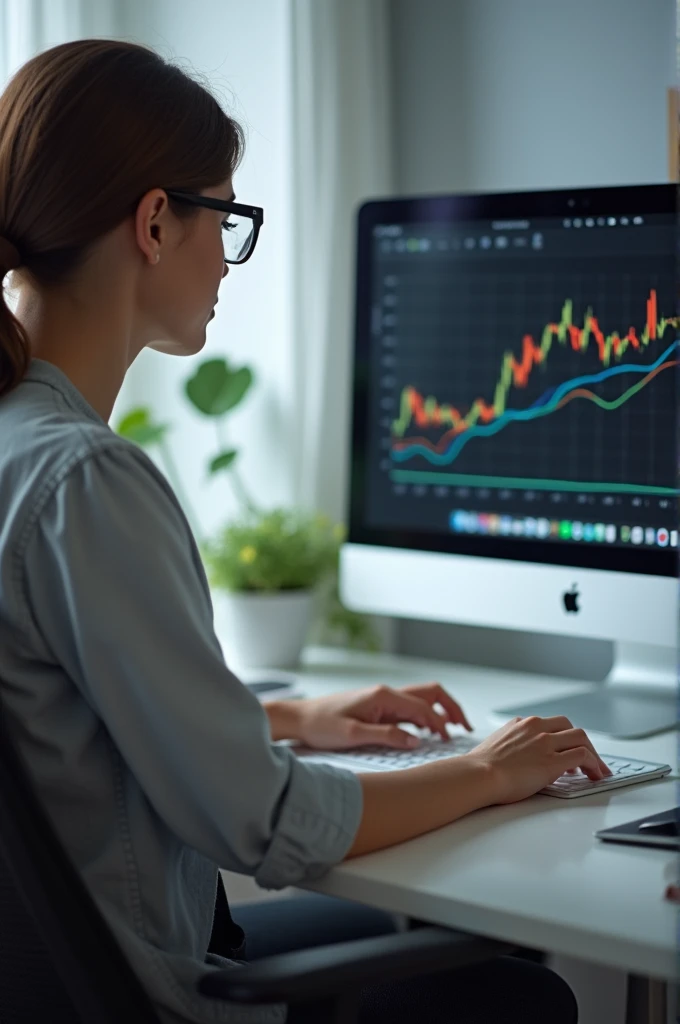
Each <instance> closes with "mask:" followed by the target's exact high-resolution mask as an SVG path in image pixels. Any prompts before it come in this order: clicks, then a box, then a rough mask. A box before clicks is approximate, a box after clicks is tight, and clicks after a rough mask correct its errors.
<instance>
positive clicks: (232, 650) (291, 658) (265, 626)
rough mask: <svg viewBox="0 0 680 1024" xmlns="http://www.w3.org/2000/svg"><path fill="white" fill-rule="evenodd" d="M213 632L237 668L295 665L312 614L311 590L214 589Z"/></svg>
mask: <svg viewBox="0 0 680 1024" xmlns="http://www.w3.org/2000/svg"><path fill="white" fill-rule="evenodd" d="M212 598H213V608H214V612H215V632H216V633H217V638H218V640H219V641H220V644H221V645H222V650H223V652H224V658H225V661H226V662H227V664H228V665H229V666H230V667H231V668H234V669H236V670H237V671H238V670H240V669H247V668H295V666H296V665H299V663H300V653H301V651H302V648H303V647H304V643H305V638H306V636H307V632H308V630H309V626H310V622H311V617H312V603H313V598H314V594H313V591H311V590H283V591H276V592H274V593H265V594H260V593H239V592H236V593H231V592H228V591H224V590H221V591H219V590H214V591H213V594H212Z"/></svg>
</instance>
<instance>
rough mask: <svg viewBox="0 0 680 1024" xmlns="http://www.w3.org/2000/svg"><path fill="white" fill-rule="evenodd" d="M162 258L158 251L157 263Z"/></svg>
mask: <svg viewBox="0 0 680 1024" xmlns="http://www.w3.org/2000/svg"><path fill="white" fill-rule="evenodd" d="M160 258H161V254H160V253H159V252H157V253H156V263H158V261H159V259H160Z"/></svg>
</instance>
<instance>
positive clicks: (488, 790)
mask: <svg viewBox="0 0 680 1024" xmlns="http://www.w3.org/2000/svg"><path fill="white" fill-rule="evenodd" d="M360 780H361V785H362V789H363V793H364V810H363V815H362V818H361V824H360V825H359V831H358V832H357V835H356V837H355V839H354V843H353V844H352V847H351V848H350V850H349V853H348V854H347V857H348V858H350V857H358V856H360V855H361V854H363V853H372V852H373V851H374V850H382V849H384V848H385V847H387V846H394V844H395V843H401V842H404V841H405V840H407V839H413V838H414V837H415V836H419V835H422V834H423V833H424V832H432V831H433V830H434V829H436V828H440V827H441V826H442V825H448V824H450V823H451V822H452V821H456V819H457V818H462V817H463V815H465V814H469V813H470V811H476V810H479V808H480V807H487V806H489V805H490V804H492V803H494V802H495V800H496V795H495V790H496V784H495V780H494V777H493V773H492V772H491V771H490V770H489V769H488V768H487V767H486V766H484V765H482V764H480V763H478V762H476V761H473V760H472V759H471V758H468V757H466V756H465V755H463V756H461V757H456V758H447V759H446V760H444V761H436V762H434V763H432V764H425V765H420V766H419V767H417V768H406V769H403V770H401V771H388V772H371V773H370V774H368V773H367V774H363V775H360Z"/></svg>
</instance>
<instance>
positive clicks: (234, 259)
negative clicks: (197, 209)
mask: <svg viewBox="0 0 680 1024" xmlns="http://www.w3.org/2000/svg"><path fill="white" fill-rule="evenodd" d="M165 191H166V193H167V195H168V196H169V197H170V199H174V200H175V202H177V203H190V204H191V205H192V206H205V207H206V209H208V210H220V211H221V212H222V213H228V214H230V217H229V218H227V217H225V219H224V220H223V221H222V233H223V238H224V262H225V263H245V262H246V260H247V259H250V257H251V256H252V255H253V252H254V250H255V243H256V242H257V236H258V235H259V233H260V228H261V227H262V223H263V221H264V210H263V209H262V207H261V206H246V205H245V204H244V203H232V202H227V200H226V199H213V198H212V196H202V195H198V194H197V193H195V192H175V190H174V189H166V190H165Z"/></svg>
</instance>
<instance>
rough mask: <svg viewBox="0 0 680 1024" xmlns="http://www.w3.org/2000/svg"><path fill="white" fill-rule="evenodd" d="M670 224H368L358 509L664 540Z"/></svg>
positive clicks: (405, 518) (672, 340) (556, 537)
mask: <svg viewBox="0 0 680 1024" xmlns="http://www.w3.org/2000/svg"><path fill="white" fill-rule="evenodd" d="M674 247H675V225H674V222H673V221H672V219H670V218H668V217H665V216H664V215H661V214H658V215H654V214H650V215H648V216H641V215H637V214H636V212H635V211H631V212H630V214H628V215H618V216H617V217H611V216H609V217H608V216H600V217H596V216H593V217H588V218H578V217H574V218H559V219H558V218H552V219H544V220H542V221H540V220H536V219H534V220H532V221H531V222H530V221H521V220H520V221H512V222H502V221H500V222H499V221H489V222H488V223H487V222H480V221H475V222H470V223H467V224H466V223H456V224H448V225H445V224H441V223H439V224H435V223H426V222H423V223H409V224H404V225H399V224H381V225H376V227H375V228H374V230H373V274H372V295H371V330H370V337H371V342H370V354H369V357H368V375H369V379H370V384H369V387H368V390H367V396H368V421H369V429H368V431H367V438H368V452H367V485H368V486H367V495H368V509H367V511H368V517H369V519H370V520H372V522H373V523H374V524H375V525H376V526H380V527H390V526H392V527H395V528H399V527H400V528H405V529H417V530H425V531H427V530H430V531H432V530H438V531H448V532H452V533H457V534H461V535H475V536H478V537H480V536H494V535H495V536H504V537H508V538H514V539H517V540H526V539H530V540H536V539H538V540H545V541H551V540H552V541H555V542H558V543H561V544H564V543H565V542H569V543H570V544H573V543H579V544H588V543H590V544H593V545H598V544H599V545H603V546H605V545H614V546H621V545H631V546H638V547H641V548H645V547H647V548H649V547H650V546H654V547H655V548H658V547H673V546H677V531H676V528H675V515H674V502H675V499H676V496H677V493H678V490H677V467H676V465H675V432H676V398H675V395H676V384H677V367H678V363H679V361H680V355H679V352H678V341H677V325H678V320H677V316H676V299H675V274H674V269H675V268H674V263H673V254H674Z"/></svg>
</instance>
